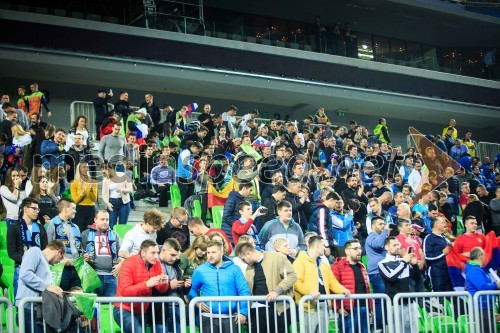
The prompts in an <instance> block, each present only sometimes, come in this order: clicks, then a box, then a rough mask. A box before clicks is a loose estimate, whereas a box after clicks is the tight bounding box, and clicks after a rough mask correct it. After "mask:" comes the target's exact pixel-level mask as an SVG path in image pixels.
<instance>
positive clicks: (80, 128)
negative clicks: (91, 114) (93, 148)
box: [64, 115, 90, 151]
mask: <svg viewBox="0 0 500 333" xmlns="http://www.w3.org/2000/svg"><path fill="white" fill-rule="evenodd" d="M88 122H89V121H88V118H87V117H85V116H84V115H79V116H78V117H76V120H75V122H74V123H73V125H72V126H71V128H70V129H69V131H68V138H67V140H66V146H65V147H64V150H66V151H68V150H69V149H70V148H71V146H72V145H73V144H74V143H75V134H77V133H78V134H81V135H82V137H83V145H84V146H87V147H90V135H89V131H88V129H87V124H88Z"/></svg>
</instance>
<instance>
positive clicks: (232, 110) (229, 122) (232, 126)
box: [222, 105, 242, 138]
mask: <svg viewBox="0 0 500 333" xmlns="http://www.w3.org/2000/svg"><path fill="white" fill-rule="evenodd" d="M237 112H238V108H237V107H236V106H234V105H231V106H230V107H229V109H228V110H227V111H226V112H224V113H223V114H222V124H223V125H224V127H225V128H227V130H228V134H229V136H230V137H231V138H235V137H237V135H238V130H237V128H238V126H239V124H240V122H241V121H242V120H241V118H240V119H238V120H237V119H236V113H237Z"/></svg>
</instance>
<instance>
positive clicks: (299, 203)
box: [285, 179, 311, 231]
mask: <svg viewBox="0 0 500 333" xmlns="http://www.w3.org/2000/svg"><path fill="white" fill-rule="evenodd" d="M301 187H302V183H301V182H300V180H298V179H290V181H289V182H288V191H287V192H286V196H285V200H286V201H288V202H289V203H290V204H291V205H292V214H293V215H292V216H293V219H294V221H295V222H297V223H298V224H299V226H300V227H301V228H302V230H303V231H304V230H307V222H308V219H307V217H306V213H309V210H310V206H311V203H310V202H309V201H307V200H308V195H307V193H304V191H302V190H301Z"/></svg>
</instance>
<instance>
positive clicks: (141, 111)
mask: <svg viewBox="0 0 500 333" xmlns="http://www.w3.org/2000/svg"><path fill="white" fill-rule="evenodd" d="M135 112H136V113H142V114H143V115H146V114H147V113H148V112H147V111H146V108H140V109H139V110H136V111H135Z"/></svg>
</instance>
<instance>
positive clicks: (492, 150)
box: [476, 142, 500, 162]
mask: <svg viewBox="0 0 500 333" xmlns="http://www.w3.org/2000/svg"><path fill="white" fill-rule="evenodd" d="M476 152H477V154H476V156H477V157H479V158H480V159H481V160H483V159H484V158H485V157H489V158H490V161H492V162H493V161H494V160H495V157H496V156H497V154H500V144H499V143H492V142H478V143H477V149H476Z"/></svg>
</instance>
